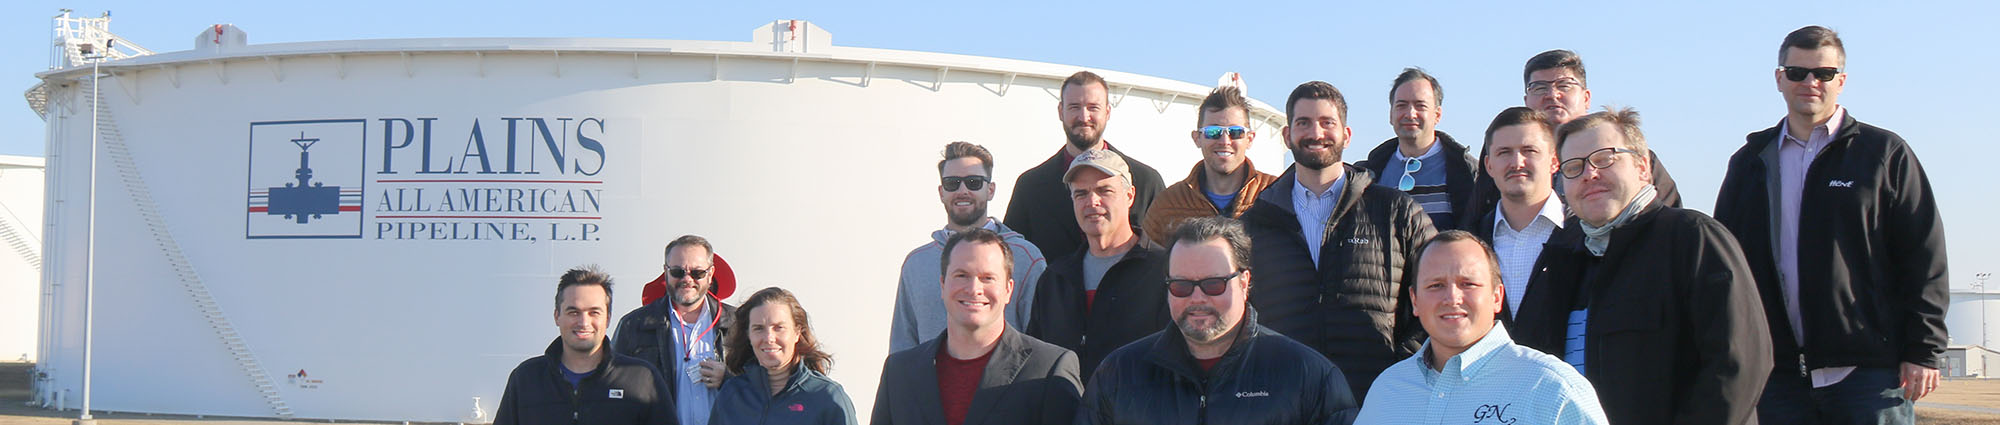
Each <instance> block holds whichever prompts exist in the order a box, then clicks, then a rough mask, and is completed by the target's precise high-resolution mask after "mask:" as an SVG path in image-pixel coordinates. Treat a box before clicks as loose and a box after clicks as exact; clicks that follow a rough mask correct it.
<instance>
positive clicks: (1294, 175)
mask: <svg viewBox="0 0 2000 425" xmlns="http://www.w3.org/2000/svg"><path fill="white" fill-rule="evenodd" d="M1340 167H1342V172H1344V173H1346V176H1345V177H1346V179H1347V184H1346V186H1345V187H1344V188H1342V191H1341V194H1340V204H1339V206H1337V207H1334V212H1333V215H1334V217H1335V218H1339V217H1340V216H1341V215H1343V214H1345V213H1346V212H1347V211H1348V210H1349V209H1352V208H1353V207H1354V205H1355V204H1356V203H1358V201H1360V199H1361V194H1362V193H1363V192H1366V191H1367V190H1368V186H1370V185H1374V184H1375V178H1374V177H1373V176H1371V175H1369V173H1368V170H1367V169H1363V168H1361V167H1356V166H1353V165H1350V164H1345V163H1343V164H1340ZM1298 168H1299V165H1298V164H1292V166H1290V167H1285V173H1284V174H1281V175H1279V176H1278V179H1277V180H1274V181H1272V182H1271V185H1270V186H1265V187H1264V191H1263V192H1258V193H1257V204H1260V205H1264V207H1265V208H1264V209H1265V210H1267V214H1277V216H1276V217H1251V216H1250V214H1248V213H1245V214H1244V219H1246V220H1249V219H1257V220H1260V221H1264V220H1268V221H1266V222H1265V223H1264V224H1267V225H1273V226H1278V227H1279V228H1281V229H1291V230H1292V231H1300V229H1299V223H1298V214H1297V213H1294V212H1292V186H1293V185H1297V184H1298V181H1299V178H1298ZM1287 223H1289V225H1287Z"/></svg>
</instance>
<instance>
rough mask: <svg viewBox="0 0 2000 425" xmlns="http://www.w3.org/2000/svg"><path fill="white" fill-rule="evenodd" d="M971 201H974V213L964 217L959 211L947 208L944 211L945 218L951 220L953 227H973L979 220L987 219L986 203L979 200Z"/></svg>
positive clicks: (971, 212)
mask: <svg viewBox="0 0 2000 425" xmlns="http://www.w3.org/2000/svg"><path fill="white" fill-rule="evenodd" d="M971 201H972V211H968V212H966V213H965V214H963V215H961V214H959V213H958V212H957V211H954V210H953V209H951V208H945V210H944V211H945V216H946V218H949V219H951V225H953V226H958V227H971V226H972V225H973V224H977V223H979V220H982V219H985V218H986V202H985V201H980V200H978V199H972V200H971ZM952 203H958V201H956V200H953V201H952Z"/></svg>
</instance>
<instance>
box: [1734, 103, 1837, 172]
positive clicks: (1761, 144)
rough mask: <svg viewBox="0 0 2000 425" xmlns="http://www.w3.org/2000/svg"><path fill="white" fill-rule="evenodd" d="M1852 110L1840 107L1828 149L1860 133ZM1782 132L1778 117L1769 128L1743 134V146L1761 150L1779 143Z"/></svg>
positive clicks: (1781, 120) (1752, 149)
mask: <svg viewBox="0 0 2000 425" xmlns="http://www.w3.org/2000/svg"><path fill="white" fill-rule="evenodd" d="M1853 112H1854V111H1849V110H1847V108H1846V107H1845V106H1843V107H1841V113H1840V128H1839V129H1837V130H1835V131H1834V134H1833V142H1832V143H1828V144H1827V149H1828V150H1831V149H1833V147H1834V146H1837V145H1841V144H1843V143H1846V142H1847V141H1849V140H1853V139H1854V137H1855V136H1859V135H1861V126H1859V125H1856V124H1859V123H1860V121H1857V120H1855V119H1854V113H1853ZM1782 134H1785V118H1779V119H1778V123H1777V124H1776V125H1772V126H1771V128H1766V129H1764V130H1763V131H1759V132H1755V133H1750V135H1749V136H1744V139H1745V145H1744V147H1745V148H1746V150H1748V151H1750V152H1763V151H1764V149H1766V147H1767V146H1775V145H1776V144H1777V143H1780V142H1779V141H1778V136H1779V135H1782ZM1771 164H1776V163H1775V162H1773V163H1771ZM1769 168H1776V167H1769Z"/></svg>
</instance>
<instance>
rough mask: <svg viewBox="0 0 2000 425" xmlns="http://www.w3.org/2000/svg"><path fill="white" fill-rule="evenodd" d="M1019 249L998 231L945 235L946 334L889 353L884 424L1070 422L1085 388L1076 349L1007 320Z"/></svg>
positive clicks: (879, 394)
mask: <svg viewBox="0 0 2000 425" xmlns="http://www.w3.org/2000/svg"><path fill="white" fill-rule="evenodd" d="M1011 257H1013V250H1012V249H1011V247H1009V246H1007V241H1006V240H1005V239H1004V238H1002V237H1001V236H1000V234H999V233H995V232H994V231H992V230H987V229H981V228H976V229H973V230H970V231H966V232H959V233H955V234H953V235H952V236H951V237H950V238H948V239H946V240H945V243H944V257H943V258H944V260H943V261H944V263H943V264H942V267H940V268H941V269H942V272H941V275H942V276H944V278H943V279H942V282H941V284H942V286H943V289H942V291H941V292H942V293H943V295H942V297H943V298H944V308H945V322H946V323H945V330H944V333H943V334H942V335H939V336H938V337H936V338H933V339H931V340H930V341H926V342H924V343H923V344H919V345H917V346H916V347H915V348H911V349H908V350H903V351H899V352H896V353H894V354H890V355H889V359H888V361H886V362H884V363H883V364H882V383H881V385H879V386H877V387H876V390H875V413H874V415H873V419H871V420H870V421H869V422H870V423H874V424H876V425H889V424H934V425H968V424H969V425H980V424H995V425H999V424H1051V425H1053V424H1068V423H1069V422H1070V419H1071V418H1072V416H1073V415H1074V414H1075V412H1076V402H1077V397H1078V396H1080V395H1081V393H1082V392H1083V387H1082V379H1081V378H1078V377H1077V369H1076V353H1073V352H1070V351H1069V350H1064V349H1063V348H1062V347H1057V346H1055V345H1052V344H1049V343H1046V342H1042V341H1041V340H1037V339H1034V338H1032V337H1029V336H1027V335H1023V334H1021V332H1020V331H1016V330H1014V328H1013V327H1011V326H1008V325H1007V321H1006V317H1005V314H1004V312H1005V311H1008V308H1007V305H1008V304H1009V303H1011V302H1012V301H1013V295H1014V283H1015V282H1014V280H1013V278H1012V276H1014V271H1013V268H1014V261H1013V258H1011Z"/></svg>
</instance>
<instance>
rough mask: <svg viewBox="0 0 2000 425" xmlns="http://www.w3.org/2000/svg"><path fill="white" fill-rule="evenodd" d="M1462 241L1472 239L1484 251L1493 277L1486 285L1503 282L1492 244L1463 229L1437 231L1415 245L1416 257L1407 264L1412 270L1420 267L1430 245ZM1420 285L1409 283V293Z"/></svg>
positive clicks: (1429, 250) (1428, 252)
mask: <svg viewBox="0 0 2000 425" xmlns="http://www.w3.org/2000/svg"><path fill="white" fill-rule="evenodd" d="M1463 241H1472V243H1476V244H1479V251H1480V252H1484V253H1486V264H1487V265H1488V266H1491V269H1492V270H1488V272H1489V274H1490V275H1491V276H1492V279H1493V281H1492V282H1489V283H1488V285H1501V284H1504V282H1503V281H1502V280H1501V279H1500V256H1499V255H1497V254H1494V253H1493V245H1489V244H1487V243H1486V241H1485V240H1483V239H1479V237H1478V236H1475V235H1473V234H1472V232H1467V231H1464V230H1457V229H1453V230H1446V231H1444V233H1439V234H1437V236H1432V237H1431V240H1429V241H1425V242H1424V244H1423V245H1422V246H1418V247H1417V258H1416V259H1413V260H1410V261H1411V262H1410V263H1408V264H1411V265H1412V266H1411V268H1412V269H1413V270H1414V269H1416V268H1417V267H1422V266H1423V264H1424V257H1425V256H1428V255H1430V252H1431V247H1433V246H1439V245H1444V244H1447V243H1452V242H1463ZM1412 274H1415V272H1414V271H1413V272H1412ZM1420 286H1422V285H1421V284H1418V285H1410V293H1411V294H1415V293H1416V292H1417V288H1418V287H1420Z"/></svg>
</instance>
